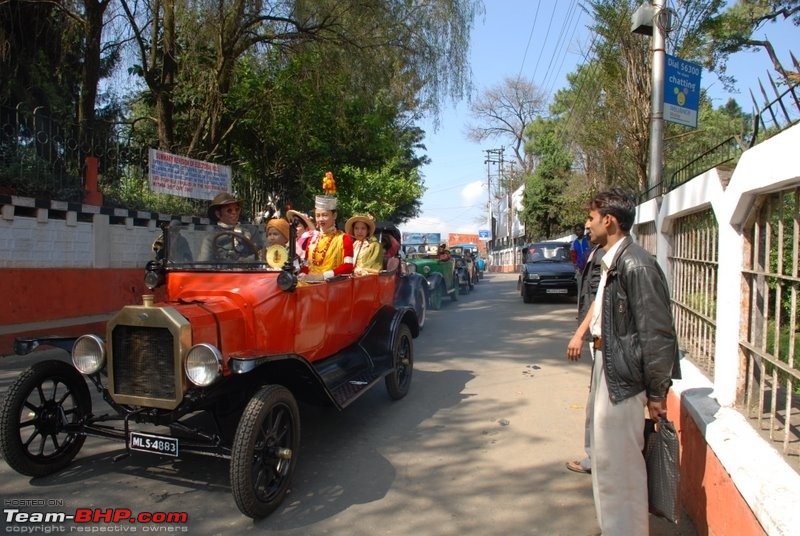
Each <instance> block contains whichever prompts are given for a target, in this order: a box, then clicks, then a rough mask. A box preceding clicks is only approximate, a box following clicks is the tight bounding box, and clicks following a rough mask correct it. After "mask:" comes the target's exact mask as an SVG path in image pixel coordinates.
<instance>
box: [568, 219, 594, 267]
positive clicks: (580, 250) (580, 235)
mask: <svg viewBox="0 0 800 536" xmlns="http://www.w3.org/2000/svg"><path fill="white" fill-rule="evenodd" d="M573 231H574V232H575V240H573V241H572V251H571V252H570V254H571V255H572V264H573V265H574V266H575V271H576V272H577V273H578V274H580V273H581V272H583V267H584V266H586V260H587V259H588V258H589V252H590V251H591V246H590V245H589V238H588V237H587V236H586V235H585V234H584V226H583V225H581V224H579V223H578V224H576V225H575V228H574V229H573Z"/></svg>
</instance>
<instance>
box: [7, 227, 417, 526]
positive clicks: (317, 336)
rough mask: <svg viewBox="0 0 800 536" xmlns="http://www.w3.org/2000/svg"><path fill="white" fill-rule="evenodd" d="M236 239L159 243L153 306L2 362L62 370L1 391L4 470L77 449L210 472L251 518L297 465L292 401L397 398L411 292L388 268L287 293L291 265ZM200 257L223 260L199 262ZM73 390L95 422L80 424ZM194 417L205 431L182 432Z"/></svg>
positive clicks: (228, 234) (29, 376) (405, 373)
mask: <svg viewBox="0 0 800 536" xmlns="http://www.w3.org/2000/svg"><path fill="white" fill-rule="evenodd" d="M240 228H241V229H240ZM240 228H237V230H236V231H220V230H219V229H218V228H214V227H212V226H199V225H198V226H194V227H176V228H172V227H170V228H166V229H164V233H165V234H164V245H165V249H164V252H163V253H164V254H163V259H161V260H156V261H151V262H150V263H148V268H147V270H146V275H145V282H146V284H147V286H148V288H150V289H152V290H156V289H158V290H157V292H159V293H161V292H163V293H164V295H165V299H164V300H163V301H161V302H155V300H154V297H153V295H149V294H148V295H145V296H143V297H142V303H141V304H140V305H131V306H126V307H124V308H123V309H122V310H120V311H119V312H117V313H116V314H115V315H113V316H112V318H111V319H110V320H109V321H108V324H107V328H106V331H105V333H104V334H103V335H98V334H86V335H83V336H80V337H77V338H75V339H69V338H66V339H65V338H39V339H18V341H17V347H16V350H17V353H20V354H25V353H28V352H30V351H31V350H32V349H33V348H35V347H36V346H38V345H39V344H48V343H51V344H55V345H58V346H60V347H62V348H65V349H69V350H70V352H71V357H72V363H73V364H72V365H69V364H67V363H65V362H63V361H58V360H49V361H42V362H38V363H36V364H34V365H33V366H31V367H30V368H28V369H27V370H26V371H25V372H23V373H22V374H21V375H20V377H19V378H18V379H17V380H16V381H15V382H14V383H13V384H12V385H11V386H10V388H9V389H8V392H7V395H6V397H5V399H4V401H3V403H2V405H0V451H2V456H3V458H4V459H5V460H6V462H7V463H8V464H9V466H11V467H12V468H13V469H14V470H16V471H17V472H19V473H21V474H24V475H28V476H33V477H39V476H44V475H48V474H51V473H54V472H56V471H58V470H60V469H62V468H64V467H66V466H67V465H68V464H69V463H70V462H71V461H72V459H73V458H74V457H75V456H76V455H77V454H78V451H80V449H81V446H82V445H83V443H84V440H85V439H86V437H87V436H97V437H103V438H107V439H111V440H115V441H119V442H121V443H122V444H124V445H125V451H126V452H125V455H133V454H134V453H140V452H143V453H146V454H148V455H153V454H155V455H160V456H180V455H182V454H185V453H198V454H203V455H208V456H214V457H218V458H225V459H228V460H230V486H231V490H232V492H233V497H234V499H235V502H236V505H237V506H238V508H239V509H240V511H241V512H242V513H244V514H245V515H247V516H250V517H253V518H260V517H264V516H266V515H268V514H269V513H271V512H272V511H273V510H275V508H277V507H278V506H279V505H280V503H281V501H282V500H283V499H284V497H285V495H286V494H287V492H288V490H289V485H290V482H291V479H292V474H293V472H294V470H295V467H296V464H297V463H298V459H299V458H298V453H299V449H300V434H301V423H300V413H299V411H298V402H297V401H298V400H303V401H307V402H309V403H316V404H323V405H328V406H332V407H334V408H336V409H339V410H342V409H344V408H346V407H347V406H349V405H350V404H351V403H352V402H353V401H354V400H356V399H357V398H358V397H359V396H360V395H362V394H363V393H365V392H366V391H367V390H368V389H370V388H372V387H373V386H375V385H377V384H378V383H384V384H385V386H386V389H387V391H388V394H389V396H390V397H391V398H392V399H395V400H399V399H401V398H403V397H405V396H406V394H407V393H408V391H409V388H410V386H411V377H412V372H413V366H414V343H413V339H414V338H415V337H417V335H418V334H419V331H420V323H421V322H420V318H419V314H418V312H417V311H418V309H417V308H416V307H417V306H418V304H416V303H415V300H419V299H420V297H421V299H422V302H423V313H422V315H423V316H424V302H425V297H426V296H425V291H424V285H426V284H427V283H426V282H425V280H424V278H422V277H421V276H419V275H416V274H405V273H403V272H402V270H400V269H399V268H397V269H394V270H384V271H382V272H380V273H378V274H375V275H368V276H362V277H350V276H343V277H338V278H335V279H333V280H330V281H328V282H323V283H306V284H303V283H298V281H297V278H296V276H295V274H294V273H293V269H292V266H291V261H290V260H288V259H289V257H290V256H291V253H293V252H290V254H289V255H287V256H286V257H284V259H286V263H285V266H283V267H278V268H273V267H270V264H269V263H267V262H265V260H263V259H264V255H263V251H262V250H261V248H260V244H266V239H265V236H264V227H263V226H261V225H259V226H255V225H253V226H247V225H242V226H240ZM382 232H389V231H386V230H383V231H382ZM398 236H399V233H398ZM293 243H294V237H292V238H291V240H290V244H293ZM204 244H205V245H209V244H210V245H213V247H212V248H210V250H211V251H212V252H213V251H217V253H218V252H220V251H222V250H224V249H225V246H226V245H227V246H230V245H233V246H234V247H233V248H232V249H227V250H226V251H225V253H224V254H217V253H213V254H212V256H211V258H205V259H200V258H199V253H200V251H201V249H205V250H208V249H209V248H207V247H204V246H203V245H204ZM273 247H274V246H273ZM269 253H270V254H272V253H275V252H272V251H271V250H270V251H269ZM280 257H281V256H280V255H278V254H277V253H275V258H280ZM270 260H272V259H270ZM271 264H273V265H274V264H275V263H274V262H273V263H271ZM87 382H88V383H90V384H91V385H92V386H94V388H96V389H97V390H98V391H99V392H101V393H102V395H103V399H104V400H105V401H106V402H107V403H108V406H109V408H108V410H106V411H101V412H97V411H96V410H95V409H94V408H92V400H91V397H90V395H89V388H88V386H87ZM196 412H204V413H205V414H206V415H208V416H210V417H211V418H210V419H206V420H207V421H208V423H209V424H212V423H213V425H210V426H202V425H199V424H197V423H198V421H199V420H198V419H194V418H193V419H192V422H187V421H188V418H189V417H193V416H194V415H196ZM137 455H138V454H137ZM334 465H335V464H334Z"/></svg>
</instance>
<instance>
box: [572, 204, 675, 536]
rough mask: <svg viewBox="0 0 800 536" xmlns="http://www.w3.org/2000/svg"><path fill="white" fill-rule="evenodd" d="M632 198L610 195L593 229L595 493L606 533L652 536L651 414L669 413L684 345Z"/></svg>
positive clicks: (593, 218)
mask: <svg viewBox="0 0 800 536" xmlns="http://www.w3.org/2000/svg"><path fill="white" fill-rule="evenodd" d="M635 215H636V205H635V203H634V200H633V199H632V198H631V196H629V195H627V194H626V193H625V192H623V191H621V190H617V189H615V190H611V191H609V192H602V193H600V194H598V195H597V196H595V198H594V199H593V200H592V202H591V204H590V207H589V215H588V219H587V222H586V227H587V228H588V229H589V230H590V233H591V237H592V241H593V242H594V243H596V244H598V245H600V246H602V247H603V249H604V250H605V255H604V256H603V259H602V261H601V275H600V284H599V286H598V289H597V296H596V297H595V302H594V305H593V307H592V318H591V321H590V324H589V329H590V331H591V334H592V337H593V342H594V351H595V363H594V367H593V370H592V394H593V399H594V400H593V407H594V411H593V416H592V424H591V433H590V443H591V449H592V489H593V492H594V502H595V509H596V512H597V520H598V523H599V524H600V528H601V530H602V532H603V534H609V535H612V534H613V535H637V536H639V535H647V534H648V532H649V520H648V506H647V471H646V468H645V462H644V457H643V456H642V449H643V448H644V437H643V430H644V411H643V410H644V408H647V412H648V414H649V416H650V418H652V419H658V417H659V416H660V415H666V413H667V392H668V391H669V388H670V385H672V378H680V363H679V354H678V340H677V336H676V334H675V328H674V325H673V319H672V312H671V308H670V298H669V288H668V285H667V280H666V277H665V276H664V273H663V272H662V270H661V268H660V267H659V266H658V264H657V262H656V260H655V258H654V257H653V256H652V255H650V253H648V252H647V251H645V250H644V249H643V248H642V247H640V246H639V245H637V244H635V243H634V242H633V240H632V239H631V237H630V230H631V227H632V226H633V221H634V217H635Z"/></svg>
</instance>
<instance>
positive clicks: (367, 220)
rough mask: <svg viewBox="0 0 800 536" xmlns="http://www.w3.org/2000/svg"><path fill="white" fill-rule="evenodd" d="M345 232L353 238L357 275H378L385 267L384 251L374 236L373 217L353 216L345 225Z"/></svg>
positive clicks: (354, 271)
mask: <svg viewBox="0 0 800 536" xmlns="http://www.w3.org/2000/svg"><path fill="white" fill-rule="evenodd" d="M344 231H345V232H346V233H347V234H349V235H350V236H352V237H353V258H354V259H355V268H353V273H354V274H355V275H367V274H377V273H378V272H380V270H381V268H382V267H383V250H382V249H381V245H380V243H379V242H378V241H377V240H376V239H375V237H374V236H373V235H374V234H375V220H373V219H372V216H353V217H352V218H350V219H349V220H347V223H345V224H344Z"/></svg>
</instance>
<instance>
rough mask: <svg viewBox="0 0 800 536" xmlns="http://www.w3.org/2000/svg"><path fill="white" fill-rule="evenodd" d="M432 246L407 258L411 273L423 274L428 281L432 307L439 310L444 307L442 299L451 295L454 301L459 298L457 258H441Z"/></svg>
mask: <svg viewBox="0 0 800 536" xmlns="http://www.w3.org/2000/svg"><path fill="white" fill-rule="evenodd" d="M436 250H437V248H436V247H435V246H433V247H432V250H431V251H427V250H425V249H424V248H423V250H422V251H421V252H420V251H417V252H415V253H411V254H409V255H408V257H407V258H406V263H407V270H408V271H409V272H411V273H417V274H421V275H422V276H424V277H425V279H426V280H427V281H428V288H429V295H430V300H429V303H430V306H431V309H435V310H438V309H440V308H441V307H442V300H443V299H444V297H445V296H447V295H449V296H450V299H452V300H453V301H456V300H458V293H459V287H458V279H457V278H456V274H455V260H454V259H453V258H452V257H451V258H450V259H448V260H440V258H439V255H438V254H437V252H436Z"/></svg>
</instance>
